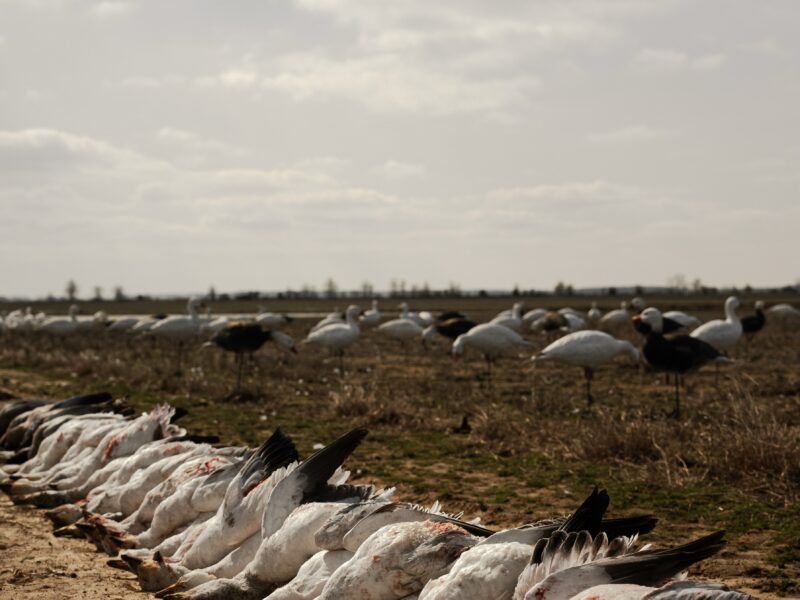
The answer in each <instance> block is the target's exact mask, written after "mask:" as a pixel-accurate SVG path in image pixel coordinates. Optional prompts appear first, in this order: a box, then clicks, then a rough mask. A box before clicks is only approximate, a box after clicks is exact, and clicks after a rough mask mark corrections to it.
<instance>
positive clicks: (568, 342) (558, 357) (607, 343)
mask: <svg viewBox="0 0 800 600" xmlns="http://www.w3.org/2000/svg"><path fill="white" fill-rule="evenodd" d="M620 354H624V355H625V356H627V357H629V358H630V359H631V360H632V361H633V362H639V351H638V350H637V349H636V348H635V347H634V346H633V344H631V343H630V342H626V341H623V340H618V339H616V338H614V337H612V336H610V335H608V334H607V333H604V332H602V331H577V332H575V333H570V334H569V335H565V336H564V337H562V338H561V339H559V340H556V341H555V342H553V343H552V344H550V345H549V346H547V348H545V349H544V350H542V351H541V352H540V353H539V354H537V355H536V356H535V357H534V358H533V361H534V362H542V361H546V360H554V361H556V362H560V363H564V364H567V365H572V366H573V367H583V373H584V376H585V377H586V401H587V402H588V403H589V404H591V403H592V402H593V401H594V400H593V398H592V387H591V386H592V377H593V376H594V371H595V370H596V369H597V368H599V367H600V366H601V365H603V364H605V363H607V362H609V361H611V360H613V359H614V358H616V357H617V356H619V355H620Z"/></svg>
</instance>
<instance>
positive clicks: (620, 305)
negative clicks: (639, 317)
mask: <svg viewBox="0 0 800 600" xmlns="http://www.w3.org/2000/svg"><path fill="white" fill-rule="evenodd" d="M619 307H620V309H621V310H628V303H627V302H625V300H623V301H622V302H620V303H619Z"/></svg>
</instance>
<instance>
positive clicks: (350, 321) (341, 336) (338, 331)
mask: <svg viewBox="0 0 800 600" xmlns="http://www.w3.org/2000/svg"><path fill="white" fill-rule="evenodd" d="M360 312H361V309H360V308H358V306H356V305H355V304H351V305H350V306H348V307H347V312H346V313H345V319H346V320H345V322H344V323H331V324H330V325H326V326H325V327H322V328H321V329H317V330H316V331H312V332H311V333H309V334H308V337H306V339H305V343H307V344H318V345H320V346H324V347H325V348H329V349H330V350H331V351H332V352H334V353H335V354H336V355H337V356H338V357H339V370H340V372H342V373H344V350H345V348H348V347H349V346H351V345H353V344H354V343H355V342H356V341H357V340H358V336H359V335H360V333H361V331H360V329H359V328H358V320H357V319H358V315H359V313H360Z"/></svg>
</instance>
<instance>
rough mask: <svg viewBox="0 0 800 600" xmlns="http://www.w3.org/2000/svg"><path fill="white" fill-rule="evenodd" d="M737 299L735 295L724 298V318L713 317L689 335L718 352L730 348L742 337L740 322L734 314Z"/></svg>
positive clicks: (737, 304) (737, 305) (737, 302)
mask: <svg viewBox="0 0 800 600" xmlns="http://www.w3.org/2000/svg"><path fill="white" fill-rule="evenodd" d="M738 307H739V300H738V298H736V297H735V296H731V297H729V298H728V299H727V300H725V320H721V319H715V320H713V321H709V322H707V323H704V324H703V325H701V326H700V327H698V328H697V329H695V330H694V331H692V333H691V336H692V337H693V338H696V339H698V340H703V341H704V342H706V343H707V344H711V345H712V346H714V348H716V349H717V350H719V351H720V352H728V351H729V350H732V349H733V347H734V346H735V345H736V342H738V341H739V338H740V337H742V323H741V321H740V320H739V317H737V316H736V309H737V308H738Z"/></svg>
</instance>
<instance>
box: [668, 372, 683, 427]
mask: <svg viewBox="0 0 800 600" xmlns="http://www.w3.org/2000/svg"><path fill="white" fill-rule="evenodd" d="M670 416H671V417H672V418H673V419H680V418H681V376H680V374H679V373H675V410H673V411H672V414H671V415H670Z"/></svg>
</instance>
